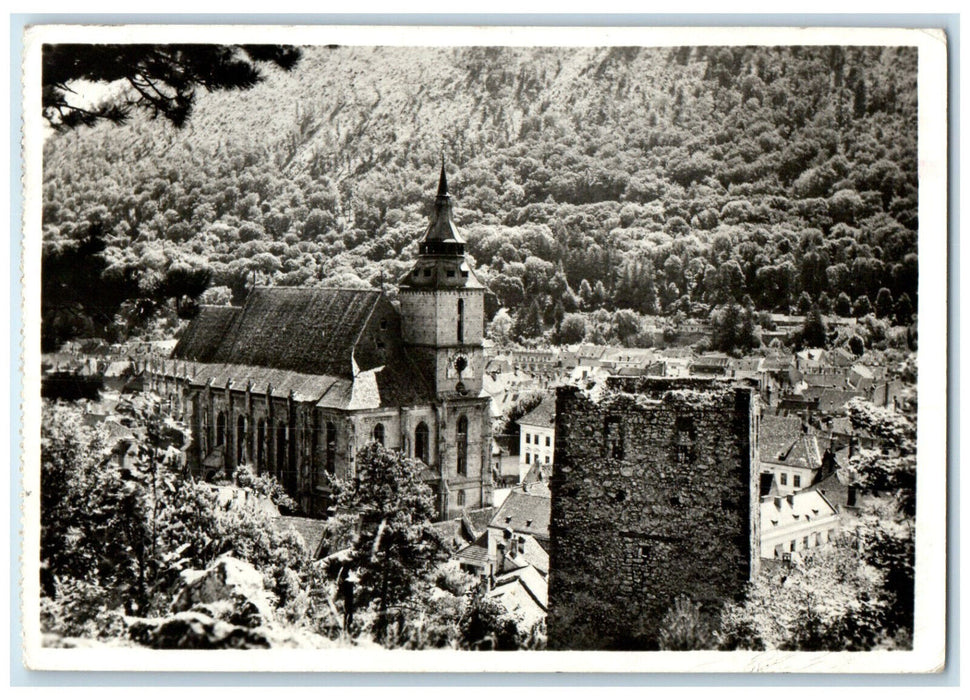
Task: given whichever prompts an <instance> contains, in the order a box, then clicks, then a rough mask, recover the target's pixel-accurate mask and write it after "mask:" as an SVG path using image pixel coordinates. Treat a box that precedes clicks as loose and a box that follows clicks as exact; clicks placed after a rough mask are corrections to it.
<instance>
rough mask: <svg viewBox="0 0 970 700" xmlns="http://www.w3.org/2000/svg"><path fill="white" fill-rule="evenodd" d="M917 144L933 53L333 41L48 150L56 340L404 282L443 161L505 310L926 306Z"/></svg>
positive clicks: (47, 296) (54, 142)
mask: <svg viewBox="0 0 970 700" xmlns="http://www.w3.org/2000/svg"><path fill="white" fill-rule="evenodd" d="M916 126H917V105H916V50H915V49H908V48H882V47H872V48H854V47H848V48H843V47H810V48H763V47H755V48H751V47H738V48H717V47H715V48H704V47H697V48H673V49H670V48H663V49H643V48H622V47H621V48H568V49H559V48H542V49H520V48H460V49H447V48H445V49H411V48H373V47H371V48H360V47H353V48H352V47H336V48H325V47H316V48H309V49H306V50H305V51H304V54H303V58H302V60H301V61H300V62H299V64H298V65H297V66H296V67H295V68H294V69H293V70H292V71H290V72H283V71H279V70H276V71H275V72H274V71H272V70H271V71H267V80H266V81H265V82H263V83H261V84H259V85H257V86H256V87H254V88H253V89H251V90H248V91H245V92H224V93H212V94H200V95H199V96H198V102H197V105H196V107H195V110H194V111H193V113H192V116H191V118H190V120H189V121H188V123H187V125H186V126H184V127H183V128H182V129H176V128H175V127H173V126H172V125H171V124H169V123H167V122H165V121H164V120H152V119H150V118H148V117H147V116H143V115H136V116H135V117H134V118H132V120H131V121H130V122H129V123H127V124H125V125H122V126H117V125H113V124H102V125H99V126H95V127H90V128H87V127H84V128H79V129H76V130H73V131H69V132H66V133H63V134H54V135H52V136H50V138H49V139H48V141H47V144H46V148H45V172H44V183H45V186H44V236H45V255H44V290H43V291H44V312H45V325H44V342H45V346H46V347H48V348H49V347H51V346H54V345H56V344H57V343H58V342H60V341H62V340H64V339H66V338H69V337H72V336H77V335H109V336H114V337H123V336H125V335H126V334H128V333H131V332H135V331H140V330H141V329H142V328H144V327H145V325H146V323H148V324H151V323H153V322H156V321H157V320H158V319H159V318H160V317H165V316H168V317H169V318H170V319H174V316H175V314H176V313H179V314H181V315H182V316H186V315H190V314H191V313H192V309H193V308H194V305H195V303H196V301H197V300H198V298H199V296H200V295H201V294H203V291H204V290H205V289H206V288H207V287H210V286H211V287H213V288H215V289H211V290H210V291H208V292H205V295H204V296H203V298H204V299H205V300H207V301H227V300H228V298H229V295H230V293H231V295H233V296H234V297H235V298H236V299H237V300H238V299H240V298H242V296H244V295H245V293H246V289H247V287H248V286H250V285H251V284H253V283H254V281H255V282H256V283H259V284H277V285H342V286H376V285H379V284H380V280H381V278H382V276H383V278H384V279H386V280H387V281H394V280H395V279H396V278H397V277H399V276H400V275H401V274H402V273H403V271H404V270H405V268H406V267H407V266H408V263H409V260H410V259H411V258H412V257H413V256H414V255H415V253H416V251H417V246H416V241H417V239H418V238H419V236H420V235H421V233H422V232H423V225H424V223H425V215H426V212H427V207H428V204H429V202H430V200H431V199H432V197H433V194H434V190H435V185H436V180H437V172H438V163H439V158H440V156H441V154H442V153H444V155H445V157H446V158H447V163H448V174H449V183H450V186H451V191H452V193H453V195H454V196H455V199H456V203H457V210H456V217H457V219H458V223H459V226H460V227H461V228H462V230H463V231H464V233H465V234H466V237H467V238H468V241H469V250H470V252H471V254H472V255H473V256H474V258H475V260H476V263H477V265H478V266H479V269H480V271H481V276H482V278H483V280H484V281H486V282H487V283H488V284H489V286H490V288H491V290H492V291H493V292H494V294H495V299H494V300H493V301H494V303H493V304H491V305H490V313H494V312H495V311H496V310H497V309H498V308H499V307H501V306H504V307H507V308H508V309H509V311H510V312H511V314H512V316H513V317H516V316H517V317H518V320H520V321H521V320H522V319H524V318H525V317H526V316H527V315H528V313H529V309H530V306H531V307H533V309H532V311H533V313H535V309H536V308H542V309H543V310H544V311H546V319H545V320H546V323H548V324H551V323H554V322H555V321H556V320H557V318H555V317H556V316H558V317H559V319H561V317H562V316H561V315H562V313H563V312H569V311H574V310H577V309H585V310H593V309H598V308H605V309H608V310H615V309H624V308H627V309H632V310H634V311H637V312H640V313H673V312H677V311H679V312H683V313H687V314H694V315H698V316H705V317H706V315H707V314H708V313H709V312H710V310H711V308H712V307H713V306H714V305H717V304H721V303H724V302H728V301H737V302H740V303H743V304H748V305H753V306H754V307H756V308H758V309H761V310H783V311H787V310H788V309H789V308H790V307H793V306H795V305H796V304H797V303H798V301H799V298H800V297H801V296H802V294H803V292H805V293H807V295H808V298H809V300H810V301H811V302H817V303H818V304H819V305H820V306H821V307H822V308H823V310H826V307H827V306H828V307H830V308H840V310H841V311H844V312H848V311H850V310H851V308H852V306H849V305H850V304H851V305H854V306H855V310H856V312H857V313H860V314H864V313H867V312H868V306H869V305H870V304H871V305H872V306H873V307H875V306H876V305H877V299H878V298H879V297H880V296H881V297H882V299H881V301H879V303H881V304H882V306H883V307H885V306H886V304H889V305H891V306H894V307H895V308H897V311H898V307H900V306H901V307H902V308H903V310H904V311H905V309H906V308H907V306H906V305H907V304H908V305H910V307H909V308H911V309H915V308H916V304H917V297H916V287H917V257H916V239H917V230H918V218H917V149H916ZM220 288H224V289H220ZM883 288H885V289H886V290H888V291H887V292H885V293H881V291H880V290H882V289H883ZM887 294H888V295H889V296H888V297H887ZM904 295H905V298H904ZM863 298H864V299H863ZM560 301H561V303H558V304H557V302H560ZM884 310H885V309H884ZM904 315H905V314H904ZM519 325H520V328H524V327H525V325H527V324H522V323H520V324H519ZM533 325H535V324H533ZM540 330H541V328H540Z"/></svg>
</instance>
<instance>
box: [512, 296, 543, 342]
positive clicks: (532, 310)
mask: <svg viewBox="0 0 970 700" xmlns="http://www.w3.org/2000/svg"><path fill="white" fill-rule="evenodd" d="M512 333H513V335H515V336H516V337H517V338H520V339H526V338H538V337H539V336H541V335H542V307H541V306H540V305H539V300H538V299H537V298H536V299H533V300H532V303H531V304H529V305H528V306H527V307H524V308H521V309H519V311H518V313H517V314H516V315H515V325H514V327H513V331H512Z"/></svg>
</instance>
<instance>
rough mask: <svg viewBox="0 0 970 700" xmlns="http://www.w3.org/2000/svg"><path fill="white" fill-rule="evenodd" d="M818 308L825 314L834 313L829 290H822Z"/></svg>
mask: <svg viewBox="0 0 970 700" xmlns="http://www.w3.org/2000/svg"><path fill="white" fill-rule="evenodd" d="M818 308H819V309H820V310H821V311H822V313H823V314H830V313H832V297H830V296H829V295H828V293H827V292H822V293H821V294H820V295H819V297H818Z"/></svg>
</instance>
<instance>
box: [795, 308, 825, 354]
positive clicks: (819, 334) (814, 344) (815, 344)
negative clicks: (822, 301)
mask: <svg viewBox="0 0 970 700" xmlns="http://www.w3.org/2000/svg"><path fill="white" fill-rule="evenodd" d="M800 338H801V343H802V345H804V346H805V347H809V348H824V347H825V346H826V344H827V342H828V329H827V328H826V327H825V321H824V320H823V319H822V312H821V311H820V310H819V308H818V304H815V305H813V306H812V308H811V310H809V312H808V316H806V317H805V323H804V324H803V325H802V330H801V334H800Z"/></svg>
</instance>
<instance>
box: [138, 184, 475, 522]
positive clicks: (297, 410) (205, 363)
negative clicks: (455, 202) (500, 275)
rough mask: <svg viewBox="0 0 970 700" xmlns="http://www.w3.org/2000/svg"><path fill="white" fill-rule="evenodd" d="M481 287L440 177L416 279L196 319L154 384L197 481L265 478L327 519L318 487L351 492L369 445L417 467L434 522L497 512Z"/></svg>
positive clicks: (284, 297) (271, 291)
mask: <svg viewBox="0 0 970 700" xmlns="http://www.w3.org/2000/svg"><path fill="white" fill-rule="evenodd" d="M484 296H485V287H484V286H483V285H482V284H481V282H480V281H479V280H478V278H477V277H476V276H475V271H474V270H472V269H471V265H470V264H469V262H468V259H467V258H466V256H465V242H464V240H463V239H462V237H461V235H460V233H459V232H458V229H457V228H456V227H455V223H454V220H453V217H452V201H451V197H450V196H449V194H448V183H447V179H446V177H445V170H444V166H443V165H442V169H441V176H440V181H439V185H438V194H437V197H436V198H435V202H434V208H433V211H432V213H431V216H430V222H429V224H428V228H427V231H426V233H425V235H424V238H423V240H422V241H421V242H420V244H419V254H418V257H417V260H416V261H415V263H414V266H413V267H412V269H411V270H410V271H409V272H408V273H407V275H405V276H404V277H403V278H402V279H401V280H400V281H399V285H398V294H397V300H396V301H395V302H392V301H391V300H390V299H388V297H387V296H386V295H385V294H384V292H383V290H382V291H376V290H357V289H327V288H293V287H256V288H255V289H253V290H252V291H251V292H250V294H249V296H248V298H247V299H246V302H245V304H244V305H243V306H241V307H233V306H203V307H202V308H201V310H200V312H199V314H198V316H197V317H196V318H195V319H193V320H192V322H191V323H190V324H189V326H188V327H187V328H186V330H185V332H184V333H183V335H182V337H181V339H180V340H179V343H178V345H177V346H176V348H175V350H174V351H173V353H172V356H171V358H169V359H167V360H162V361H159V362H158V363H156V366H155V367H154V368H153V370H154V371H153V372H152V373H151V376H152V382H153V384H154V388H155V390H156V391H159V392H160V393H162V395H163V396H168V397H170V400H171V401H172V405H173V410H175V411H177V412H182V413H183V414H184V417H185V419H186V420H187V421H189V422H190V424H191V428H192V434H193V438H194V439H193V441H192V449H191V453H190V455H189V458H188V459H189V464H190V466H191V468H192V469H193V470H194V471H195V473H196V474H198V475H201V476H206V475H212V474H217V473H226V474H231V473H232V471H233V470H234V469H235V467H236V466H238V465H241V464H249V465H252V467H253V469H254V471H256V472H258V473H260V474H264V473H269V474H273V475H274V476H275V477H276V478H277V479H279V481H280V483H281V484H283V486H284V487H285V489H286V490H287V492H288V493H289V494H290V495H291V496H293V497H294V498H295V499H296V500H297V502H298V503H300V505H301V507H302V508H303V509H304V510H305V511H306V512H308V513H310V514H312V515H317V516H322V515H324V514H325V513H326V507H327V504H328V493H329V492H328V489H327V486H326V484H327V479H326V475H327V474H330V475H336V476H337V477H339V478H341V479H348V478H353V476H354V474H355V465H354V456H355V454H356V453H357V451H358V450H360V449H361V448H362V447H363V446H364V445H365V444H367V443H368V442H370V441H375V440H376V441H377V442H380V443H381V444H383V445H384V446H385V447H387V448H389V449H393V450H400V451H401V452H402V453H404V454H405V455H406V456H408V457H411V458H413V459H415V460H418V461H420V462H421V463H422V464H424V465H425V468H424V470H423V477H424V480H425V481H426V482H427V483H428V484H429V486H431V488H432V490H433V491H434V493H435V497H436V500H437V504H438V510H439V516H440V518H441V519H445V518H451V517H455V516H457V515H458V514H460V513H461V511H462V510H463V509H466V508H468V509H471V508H481V507H485V506H489V505H491V503H492V477H491V472H490V470H489V453H490V449H491V429H490V422H489V421H490V412H489V401H490V399H489V397H488V394H486V393H484V392H483V391H482V372H483V369H484V363H483V356H482V336H483V331H484Z"/></svg>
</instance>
